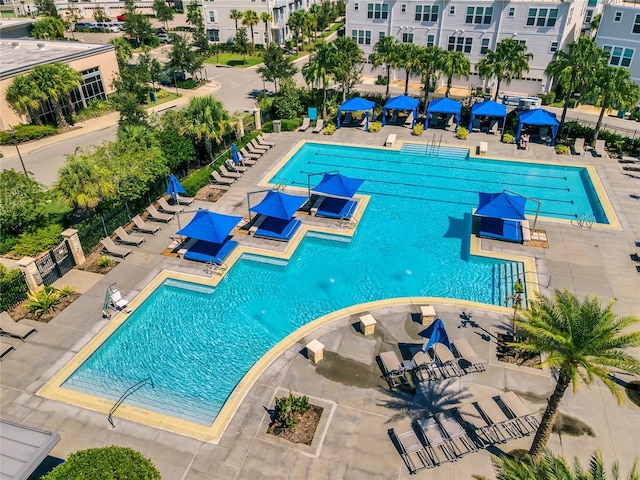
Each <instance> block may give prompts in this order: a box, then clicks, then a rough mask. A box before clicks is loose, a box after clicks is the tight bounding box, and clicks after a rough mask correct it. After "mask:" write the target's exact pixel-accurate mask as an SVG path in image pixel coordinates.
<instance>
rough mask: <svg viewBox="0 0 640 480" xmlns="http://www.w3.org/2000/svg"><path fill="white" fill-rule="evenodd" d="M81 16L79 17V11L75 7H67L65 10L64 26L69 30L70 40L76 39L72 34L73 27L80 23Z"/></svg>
mask: <svg viewBox="0 0 640 480" xmlns="http://www.w3.org/2000/svg"><path fill="white" fill-rule="evenodd" d="M81 18H82V15H80V10H78V9H77V8H75V7H72V6H71V5H69V6H68V7H67V9H66V10H65V11H64V26H65V27H66V28H68V29H69V30H71V38H73V39H74V40H75V39H76V34H75V32H74V28H73V27H74V25H75V24H76V23H77V22H79V21H80V19H81Z"/></svg>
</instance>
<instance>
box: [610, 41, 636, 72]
mask: <svg viewBox="0 0 640 480" xmlns="http://www.w3.org/2000/svg"><path fill="white" fill-rule="evenodd" d="M603 50H604V51H605V52H609V53H610V54H611V57H610V58H609V65H611V66H612V67H629V65H631V60H632V59H633V48H623V47H610V46H605V47H603Z"/></svg>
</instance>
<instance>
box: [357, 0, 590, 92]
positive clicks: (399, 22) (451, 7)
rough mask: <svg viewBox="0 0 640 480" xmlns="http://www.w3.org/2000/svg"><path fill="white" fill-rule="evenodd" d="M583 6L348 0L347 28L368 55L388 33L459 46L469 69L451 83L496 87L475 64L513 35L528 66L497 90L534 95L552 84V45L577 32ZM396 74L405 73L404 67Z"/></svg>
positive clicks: (553, 0) (574, 2) (579, 0)
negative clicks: (548, 73) (547, 71)
mask: <svg viewBox="0 0 640 480" xmlns="http://www.w3.org/2000/svg"><path fill="white" fill-rule="evenodd" d="M587 6H588V0H566V1H561V0H538V1H535V0H534V1H526V0H511V1H509V0H501V1H476V0H474V1H470V0H448V1H442V0H438V1H425V0H377V1H375V0H369V1H363V0H347V15H346V26H345V31H346V35H349V36H350V37H351V38H353V39H354V40H355V41H356V42H357V43H358V44H359V45H360V47H361V48H362V50H363V51H364V53H365V55H367V56H368V54H370V53H371V52H372V51H373V46H374V45H375V43H376V42H377V41H378V40H379V39H380V38H382V37H384V36H389V35H392V36H394V37H396V38H397V39H398V41H399V42H404V43H414V44H416V45H420V46H437V47H440V48H442V49H444V50H450V51H451V50H455V51H459V52H463V53H464V54H465V55H466V56H467V58H468V59H469V61H470V62H471V72H472V75H471V77H470V78H469V79H468V80H467V79H459V80H456V79H454V82H453V83H454V86H456V87H462V88H475V87H485V88H492V87H495V83H496V82H495V80H490V81H489V82H487V81H484V80H482V79H480V77H479V76H478V75H477V74H476V73H475V65H476V64H477V63H478V61H479V60H480V58H482V56H483V55H484V54H485V53H486V51H487V50H488V49H491V50H493V49H495V46H496V44H497V43H498V42H499V41H500V40H502V39H503V38H513V39H515V40H517V41H518V42H521V43H523V44H525V45H526V46H527V51H529V52H531V53H532V54H533V60H532V61H530V62H529V66H530V68H531V70H530V72H529V73H525V75H524V77H525V78H523V79H521V80H514V81H512V82H511V84H510V85H505V84H504V82H503V84H502V85H501V89H502V90H504V92H502V91H501V92H500V93H501V94H502V93H510V92H517V93H521V94H530V95H535V94H538V93H540V92H545V91H548V90H549V89H550V88H551V81H550V79H548V78H547V77H546V75H545V74H544V70H545V69H546V67H547V65H548V64H549V62H550V61H551V60H552V58H553V54H554V53H555V52H556V51H558V50H559V49H562V48H564V47H565V46H566V45H567V44H568V43H571V42H573V41H574V40H576V39H577V38H578V36H579V35H580V32H581V30H582V27H583V25H584V20H585V15H586V10H587ZM366 71H371V70H370V69H366V68H365V72H366ZM376 73H382V72H376ZM395 75H397V76H398V78H404V72H402V71H396V72H395ZM441 82H442V83H443V84H444V82H446V79H441Z"/></svg>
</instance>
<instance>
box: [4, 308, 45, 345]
mask: <svg viewBox="0 0 640 480" xmlns="http://www.w3.org/2000/svg"><path fill="white" fill-rule="evenodd" d="M33 332H37V330H36V329H35V328H34V327H32V326H30V325H23V324H21V323H16V322H15V320H14V319H13V318H11V317H10V316H9V314H8V313H7V312H2V313H0V333H1V334H2V335H8V336H9V337H15V338H19V339H20V340H22V341H23V342H24V339H25V338H27V337H28V336H29V335H31V334H32V333H33Z"/></svg>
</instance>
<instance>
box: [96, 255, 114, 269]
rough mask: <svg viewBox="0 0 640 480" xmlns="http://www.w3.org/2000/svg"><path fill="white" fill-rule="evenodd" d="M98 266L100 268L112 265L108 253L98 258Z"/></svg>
mask: <svg viewBox="0 0 640 480" xmlns="http://www.w3.org/2000/svg"><path fill="white" fill-rule="evenodd" d="M98 266H99V267H100V268H107V267H110V266H111V259H110V258H109V257H107V256H106V255H102V256H101V257H100V258H99V259H98Z"/></svg>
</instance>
